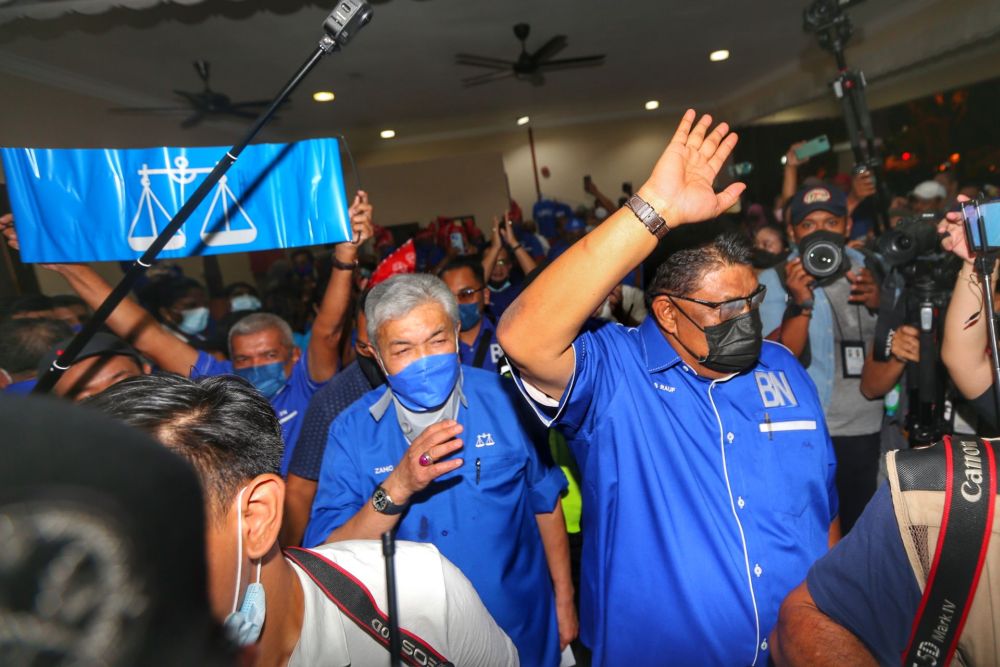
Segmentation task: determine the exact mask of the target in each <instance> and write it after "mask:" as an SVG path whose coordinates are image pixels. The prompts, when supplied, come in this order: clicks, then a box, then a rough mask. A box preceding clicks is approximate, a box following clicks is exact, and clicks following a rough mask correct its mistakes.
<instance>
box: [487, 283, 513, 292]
mask: <svg viewBox="0 0 1000 667" xmlns="http://www.w3.org/2000/svg"><path fill="white" fill-rule="evenodd" d="M508 287H510V280H504V281H502V282H494V281H492V280H491V281H490V282H489V288H490V291H491V292H502V291H504V290H505V289H507V288H508Z"/></svg>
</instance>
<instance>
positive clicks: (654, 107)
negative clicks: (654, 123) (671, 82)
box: [646, 100, 660, 111]
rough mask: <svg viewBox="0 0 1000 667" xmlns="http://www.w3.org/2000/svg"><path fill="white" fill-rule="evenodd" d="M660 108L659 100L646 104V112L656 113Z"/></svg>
mask: <svg viewBox="0 0 1000 667" xmlns="http://www.w3.org/2000/svg"><path fill="white" fill-rule="evenodd" d="M659 108H660V103H659V101H657V100H650V101H648V102H646V111H656V110H657V109H659Z"/></svg>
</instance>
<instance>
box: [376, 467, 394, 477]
mask: <svg viewBox="0 0 1000 667" xmlns="http://www.w3.org/2000/svg"><path fill="white" fill-rule="evenodd" d="M392 468H393V467H392V466H379V467H378V468H375V474H376V475H384V474H385V473H387V472H392Z"/></svg>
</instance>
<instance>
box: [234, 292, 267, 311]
mask: <svg viewBox="0 0 1000 667" xmlns="http://www.w3.org/2000/svg"><path fill="white" fill-rule="evenodd" d="M229 307H230V309H231V310H232V311H233V312H234V313H237V312H239V311H241V310H260V299H258V298H257V297H255V296H254V295H253V294H240V295H239V296H234V297H233V298H232V299H230V300H229Z"/></svg>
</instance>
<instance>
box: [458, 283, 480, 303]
mask: <svg viewBox="0 0 1000 667" xmlns="http://www.w3.org/2000/svg"><path fill="white" fill-rule="evenodd" d="M484 289H486V288H485V287H466V288H464V289H460V290H458V291H457V292H455V298H456V299H458V300H459V301H462V302H465V303H468V302H469V301H472V300H473V299H474V298H475V296H476V294H477V293H478V292H482V291H483V290H484Z"/></svg>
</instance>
